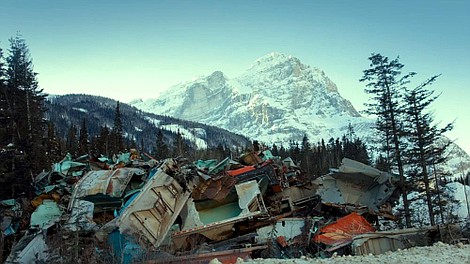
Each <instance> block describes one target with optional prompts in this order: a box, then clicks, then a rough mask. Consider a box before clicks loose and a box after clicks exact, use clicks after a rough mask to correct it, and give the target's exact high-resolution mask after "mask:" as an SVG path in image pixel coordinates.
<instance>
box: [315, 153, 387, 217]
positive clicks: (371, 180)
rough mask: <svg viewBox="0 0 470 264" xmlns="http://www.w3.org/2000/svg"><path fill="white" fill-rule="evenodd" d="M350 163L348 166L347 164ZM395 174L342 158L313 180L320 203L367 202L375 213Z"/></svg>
mask: <svg viewBox="0 0 470 264" xmlns="http://www.w3.org/2000/svg"><path fill="white" fill-rule="evenodd" d="M350 165H351V166H350ZM394 181H395V176H394V175H392V174H389V173H385V172H380V171H378V170H376V169H374V168H372V167H370V166H367V165H365V164H362V163H359V162H356V161H352V160H349V159H343V164H342V165H341V167H340V170H339V171H337V172H332V173H330V174H328V175H324V176H321V177H320V178H317V179H315V180H314V182H313V183H314V184H316V185H318V186H319V188H318V191H317V194H319V195H320V196H321V198H322V202H324V203H334V204H351V205H359V206H367V207H368V208H369V209H370V210H372V211H374V212H376V213H378V212H379V211H380V206H382V205H383V204H384V203H385V202H387V200H388V198H390V196H391V195H392V194H393V192H394V190H395V189H396V187H395V186H394V185H393V182H394Z"/></svg>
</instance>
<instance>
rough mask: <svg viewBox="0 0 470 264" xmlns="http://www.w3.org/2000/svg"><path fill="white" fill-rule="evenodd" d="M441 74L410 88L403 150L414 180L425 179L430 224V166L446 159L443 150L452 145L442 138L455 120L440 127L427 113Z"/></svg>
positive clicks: (432, 216)
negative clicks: (404, 149)
mask: <svg viewBox="0 0 470 264" xmlns="http://www.w3.org/2000/svg"><path fill="white" fill-rule="evenodd" d="M437 77H438V76H433V77H431V78H430V79H428V80H426V81H425V82H424V83H422V84H421V85H419V86H418V87H416V88H415V89H413V90H411V91H408V93H407V94H406V96H405V107H404V109H405V113H406V121H407V122H406V123H405V136H406V138H407V141H408V148H407V150H406V151H405V152H404V156H405V157H406V163H407V165H408V168H409V170H410V174H411V175H412V176H413V179H414V181H415V182H423V183H424V188H425V194H426V199H425V200H426V204H427V207H428V213H429V219H430V224H431V225H435V220H434V210H433V202H432V200H433V199H432V192H431V186H430V174H429V169H428V168H430V167H432V166H435V165H438V164H440V163H442V162H444V161H445V158H444V157H443V153H444V152H445V149H446V148H447V147H448V146H449V144H450V141H449V142H448V143H441V144H439V142H444V141H443V140H442V138H443V134H444V133H445V132H447V131H449V130H451V129H452V123H450V124H447V125H446V126H445V127H444V128H442V129H440V128H438V127H437V126H436V125H433V117H432V114H431V113H429V112H426V110H427V108H428V107H429V105H430V104H431V103H432V102H434V101H435V100H436V99H437V98H438V96H433V94H434V91H432V90H428V89H427V86H428V85H431V84H432V83H433V82H434V81H435V80H436V78H437Z"/></svg>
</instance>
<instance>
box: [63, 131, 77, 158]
mask: <svg viewBox="0 0 470 264" xmlns="http://www.w3.org/2000/svg"><path fill="white" fill-rule="evenodd" d="M65 149H66V151H67V152H68V153H70V154H71V155H72V157H77V156H78V138H77V128H76V127H75V126H74V125H71V126H70V128H69V132H68V133H67V139H66V141H65Z"/></svg>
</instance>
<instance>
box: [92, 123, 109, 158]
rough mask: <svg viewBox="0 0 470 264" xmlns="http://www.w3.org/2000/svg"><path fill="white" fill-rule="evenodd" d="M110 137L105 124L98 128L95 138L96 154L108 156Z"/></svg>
mask: <svg viewBox="0 0 470 264" xmlns="http://www.w3.org/2000/svg"><path fill="white" fill-rule="evenodd" d="M110 138H111V133H110V131H109V129H108V127H106V126H102V127H101V128H100V135H99V136H98V138H97V140H96V143H97V144H96V149H97V152H98V154H101V155H105V156H106V157H110Z"/></svg>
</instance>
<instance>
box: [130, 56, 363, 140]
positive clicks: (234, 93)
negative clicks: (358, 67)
mask: <svg viewBox="0 0 470 264" xmlns="http://www.w3.org/2000/svg"><path fill="white" fill-rule="evenodd" d="M132 105H133V106H135V107H137V108H139V109H141V110H143V111H147V112H151V113H158V114H162V115H169V116H174V117H177V118H181V119H186V120H191V121H197V122H201V123H205V124H210V125H214V126H218V127H221V128H224V129H227V130H229V131H232V132H236V133H239V134H242V135H246V136H248V137H250V138H252V139H257V140H259V141H261V142H265V143H269V144H272V143H281V144H282V143H284V144H286V143H287V142H289V141H290V140H294V141H301V139H302V137H303V136H304V135H307V136H308V137H309V139H310V140H311V141H316V140H320V139H321V138H324V139H329V138H330V137H335V138H336V137H341V136H342V135H343V134H344V133H345V131H346V128H347V126H348V124H349V123H352V124H353V125H355V128H356V129H357V130H364V128H368V127H369V126H370V125H371V121H370V120H367V119H365V118H363V117H361V116H360V114H359V113H358V112H357V111H356V109H354V107H353V105H352V104H351V103H350V102H349V101H348V100H346V99H344V98H343V97H341V95H340V94H339V92H338V89H337V87H336V85H335V84H334V83H333V82H332V81H331V80H330V79H329V78H328V77H327V76H326V75H325V73H324V72H323V71H321V70H320V69H318V68H314V67H310V66H308V65H305V64H302V63H301V62H300V60H299V59H297V58H295V57H292V56H287V55H284V54H280V53H270V54H268V55H266V56H264V57H262V58H260V59H258V60H256V61H255V63H254V64H253V65H252V66H251V67H250V68H249V69H248V70H247V71H246V72H245V73H243V74H242V75H241V76H239V77H237V78H233V79H229V78H228V77H227V76H225V75H224V74H223V73H222V72H220V71H216V72H214V73H212V74H211V75H209V76H206V77H200V78H197V79H196V80H192V81H189V82H185V83H181V84H178V85H175V86H173V87H171V88H170V89H168V90H167V92H165V93H164V94H162V95H161V96H160V97H158V98H156V99H149V100H146V101H136V102H133V103H132Z"/></svg>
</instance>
